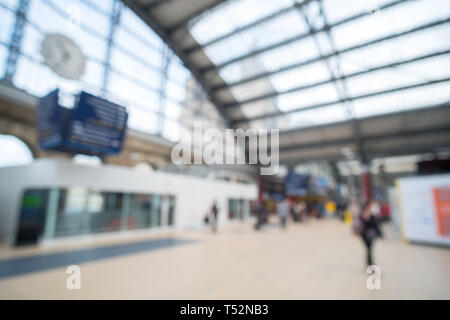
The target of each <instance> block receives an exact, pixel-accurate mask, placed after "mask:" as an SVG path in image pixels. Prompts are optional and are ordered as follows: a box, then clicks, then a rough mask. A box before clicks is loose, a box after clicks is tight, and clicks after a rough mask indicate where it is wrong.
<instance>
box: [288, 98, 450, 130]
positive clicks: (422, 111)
mask: <svg viewBox="0 0 450 320" xmlns="http://www.w3.org/2000/svg"><path fill="white" fill-rule="evenodd" d="M447 108H450V102H446V103H439V104H435V105H427V106H422V107H418V108H414V109H413V110H407V111H403V110H402V111H396V112H389V113H382V114H376V115H372V116H368V117H364V118H361V119H360V121H361V122H363V123H364V122H366V121H370V120H377V119H383V118H387V117H389V118H392V117H396V116H407V115H410V114H414V115H419V114H423V115H424V116H426V114H427V113H429V112H430V111H435V110H439V109H447ZM348 124H350V121H349V120H343V121H337V122H332V123H325V124H319V125H315V126H309V127H296V128H291V129H287V130H280V139H281V138H282V137H283V136H284V135H290V134H298V133H303V132H308V131H312V130H321V129H331V128H333V127H339V126H342V125H348Z"/></svg>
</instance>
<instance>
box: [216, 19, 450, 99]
mask: <svg viewBox="0 0 450 320" xmlns="http://www.w3.org/2000/svg"><path fill="white" fill-rule="evenodd" d="M449 22H450V17H448V18H446V19H443V20H438V21H434V22H430V23H426V24H423V25H420V26H418V27H414V28H412V29H409V30H406V31H402V32H399V33H394V34H391V35H388V36H385V37H381V38H377V39H374V40H371V41H368V42H364V43H361V44H358V45H355V46H352V47H348V48H346V49H343V50H340V51H337V52H332V53H330V54H328V55H325V56H322V57H316V58H312V59H309V60H305V61H301V62H298V63H294V64H291V65H288V66H285V67H282V68H279V69H277V70H274V71H270V72H263V73H260V74H258V75H255V76H252V77H249V78H245V79H243V80H240V81H236V82H232V83H229V84H226V85H220V86H215V87H213V88H212V90H213V91H217V90H220V89H225V88H229V87H234V86H237V85H241V84H244V83H247V82H250V81H254V80H258V79H261V78H266V77H270V76H273V75H275V74H279V73H281V72H285V71H289V70H292V69H296V68H300V67H304V66H306V65H309V64H312V63H315V62H319V61H322V60H323V59H327V58H331V57H333V56H335V55H340V54H344V53H348V52H351V51H354V50H358V49H362V48H364V47H368V46H371V45H374V44H377V43H380V42H384V41H388V40H392V39H395V38H399V37H403V36H406V35H408V34H412V33H415V32H419V31H422V30H426V29H430V28H433V27H437V26H440V25H443V24H447V23H449Z"/></svg>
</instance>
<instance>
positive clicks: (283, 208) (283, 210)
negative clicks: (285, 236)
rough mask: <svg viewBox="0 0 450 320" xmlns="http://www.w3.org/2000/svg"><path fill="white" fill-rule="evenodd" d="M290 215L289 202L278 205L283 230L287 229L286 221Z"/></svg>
mask: <svg viewBox="0 0 450 320" xmlns="http://www.w3.org/2000/svg"><path fill="white" fill-rule="evenodd" d="M288 213H289V203H288V202H287V200H282V201H280V202H278V204H277V214H278V218H279V219H280V225H281V228H282V229H286V221H287V216H288Z"/></svg>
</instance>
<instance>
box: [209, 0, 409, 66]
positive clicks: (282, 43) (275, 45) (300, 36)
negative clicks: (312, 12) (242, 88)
mask: <svg viewBox="0 0 450 320" xmlns="http://www.w3.org/2000/svg"><path fill="white" fill-rule="evenodd" d="M407 1H413V0H397V1H394V2H391V3H388V4H385V5H383V6H380V7H379V9H378V10H379V11H381V10H384V9H387V8H391V7H394V6H396V5H399V4H401V3H404V2H407ZM370 14H372V13H371V12H368V11H365V12H362V13H359V14H356V15H354V16H352V17H349V18H346V19H343V20H341V21H338V22H336V23H334V24H332V25H328V26H325V27H324V28H322V29H318V30H315V31H314V32H307V33H303V34H298V35H296V36H293V37H290V38H288V39H285V40H282V41H279V42H276V43H273V44H271V45H268V46H266V47H263V48H260V49H258V50H254V51H252V52H250V53H247V54H244V55H241V56H238V57H236V58H233V59H230V60H228V61H225V62H223V63H221V64H219V65H213V66H210V67H205V68H203V69H201V70H200V72H201V73H205V72H208V71H212V70H215V69H222V68H224V67H226V66H228V65H230V64H232V63H235V62H238V61H241V60H243V59H247V58H251V57H253V56H255V55H259V54H261V53H264V52H267V51H270V50H273V49H277V48H279V47H282V46H285V45H288V44H290V43H292V42H295V41H299V40H302V39H306V38H308V37H310V36H312V35H314V34H315V33H320V32H323V31H327V30H329V29H332V28H335V27H337V26H340V25H343V24H346V23H349V22H351V21H354V20H357V19H360V18H363V17H365V16H367V15H370Z"/></svg>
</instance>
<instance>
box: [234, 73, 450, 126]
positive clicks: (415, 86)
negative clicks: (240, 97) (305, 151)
mask: <svg viewBox="0 0 450 320" xmlns="http://www.w3.org/2000/svg"><path fill="white" fill-rule="evenodd" d="M448 81H450V78H448V77H447V78H442V79H436V80H431V81H427V82H422V83H417V84H413V85H407V86H401V87H396V88H392V89H387V90H380V91H375V92H371V93H366V94H362V95H359V96H354V97H349V98H347V100H344V99H339V100H337V101H329V102H323V103H318V104H314V105H310V106H306V107H300V108H295V109H292V110H289V111H277V112H272V113H266V114H262V115H260V116H256V117H253V118H241V119H235V120H233V121H232V123H233V124H237V123H241V122H249V121H254V120H259V119H265V118H271V117H278V116H283V115H287V114H290V113H295V112H299V111H306V110H312V109H317V108H322V107H327V106H331V105H335V104H340V103H344V102H346V101H354V100H360V99H365V98H370V97H375V96H378V95H382V94H388V93H394V92H398V91H403V90H409V89H415V88H420V87H425V86H430V85H434V84H438V83H443V82H448Z"/></svg>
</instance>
